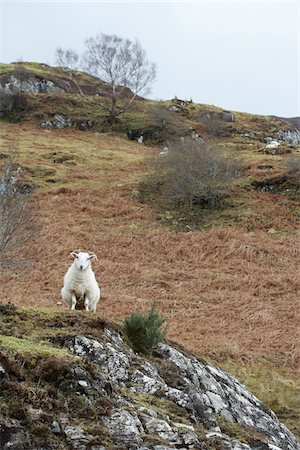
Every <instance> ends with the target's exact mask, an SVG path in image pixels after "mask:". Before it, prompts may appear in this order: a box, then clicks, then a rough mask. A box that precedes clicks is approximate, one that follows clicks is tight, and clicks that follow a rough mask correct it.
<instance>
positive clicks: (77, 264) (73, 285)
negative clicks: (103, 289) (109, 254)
mask: <svg viewBox="0 0 300 450" xmlns="http://www.w3.org/2000/svg"><path fill="white" fill-rule="evenodd" d="M71 255H72V256H73V257H74V258H75V259H74V261H73V264H71V266H70V267H69V269H68V270H67V272H66V274H65V276H64V286H63V288H62V290H61V295H62V298H63V300H64V301H65V302H66V303H67V305H68V306H69V308H70V309H72V310H74V309H75V307H76V303H77V300H78V299H81V298H83V299H84V306H85V309H86V311H93V312H96V308H97V303H98V302H99V300H100V288H99V286H98V283H97V280H96V277H95V274H94V272H93V270H92V266H91V259H96V258H97V257H96V255H94V254H89V253H83V252H79V253H76V252H72V253H71Z"/></svg>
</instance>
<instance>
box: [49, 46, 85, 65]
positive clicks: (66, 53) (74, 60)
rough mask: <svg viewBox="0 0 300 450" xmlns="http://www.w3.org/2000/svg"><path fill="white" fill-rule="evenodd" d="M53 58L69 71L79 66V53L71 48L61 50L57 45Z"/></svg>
mask: <svg viewBox="0 0 300 450" xmlns="http://www.w3.org/2000/svg"><path fill="white" fill-rule="evenodd" d="M55 60H56V64H58V65H59V66H62V67H64V68H65V69H69V70H71V71H74V70H78V69H79V67H80V58H79V55H78V53H76V52H75V51H74V50H72V49H69V50H63V49H62V48H61V47H57V49H56V52H55Z"/></svg>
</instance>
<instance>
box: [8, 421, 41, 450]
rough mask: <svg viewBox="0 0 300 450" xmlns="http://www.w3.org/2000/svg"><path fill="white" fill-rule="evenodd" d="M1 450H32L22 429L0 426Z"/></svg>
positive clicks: (28, 439) (32, 447)
mask: <svg viewBox="0 0 300 450" xmlns="http://www.w3.org/2000/svg"><path fill="white" fill-rule="evenodd" d="M0 445H1V447H0V448H1V450H24V449H34V448H35V447H34V446H33V445H32V443H31V441H30V438H29V436H28V434H27V432H26V431H25V430H24V429H23V428H22V427H17V426H5V425H1V426H0Z"/></svg>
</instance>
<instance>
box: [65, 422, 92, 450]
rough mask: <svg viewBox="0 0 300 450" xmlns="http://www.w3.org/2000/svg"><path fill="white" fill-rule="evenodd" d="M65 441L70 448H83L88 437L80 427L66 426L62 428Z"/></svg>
mask: <svg viewBox="0 0 300 450" xmlns="http://www.w3.org/2000/svg"><path fill="white" fill-rule="evenodd" d="M64 432H65V435H66V438H67V442H68V444H69V445H70V446H71V448H72V449H78V450H85V449H86V446H87V444H88V441H89V439H88V438H87V436H86V434H85V432H84V430H83V429H82V428H80V427H71V426H67V427H66V428H65V430H64Z"/></svg>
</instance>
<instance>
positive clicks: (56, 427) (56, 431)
mask: <svg viewBox="0 0 300 450" xmlns="http://www.w3.org/2000/svg"><path fill="white" fill-rule="evenodd" d="M50 429H51V431H52V433H54V434H60V433H62V431H63V430H62V428H61V426H60V424H59V423H58V422H57V421H56V420H55V421H54V422H52V424H51V428H50Z"/></svg>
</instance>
